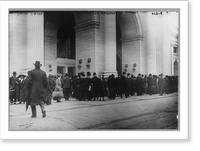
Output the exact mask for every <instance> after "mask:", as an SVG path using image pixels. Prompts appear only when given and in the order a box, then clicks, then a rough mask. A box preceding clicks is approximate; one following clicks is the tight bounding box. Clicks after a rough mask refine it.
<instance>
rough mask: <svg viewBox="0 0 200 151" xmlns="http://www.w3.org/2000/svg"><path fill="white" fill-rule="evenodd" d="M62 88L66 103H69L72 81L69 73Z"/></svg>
mask: <svg viewBox="0 0 200 151" xmlns="http://www.w3.org/2000/svg"><path fill="white" fill-rule="evenodd" d="M62 87H63V92H64V98H65V101H69V96H70V90H71V81H70V78H69V74H68V73H66V74H65V76H64V79H63V84H62Z"/></svg>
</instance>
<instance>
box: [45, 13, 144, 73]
mask: <svg viewBox="0 0 200 151" xmlns="http://www.w3.org/2000/svg"><path fill="white" fill-rule="evenodd" d="M69 14H70V15H69ZM68 16H73V17H74V22H75V23H74V26H75V28H74V29H75V37H76V38H75V41H76V46H75V47H76V57H75V60H72V59H68V62H67V64H68V65H71V66H73V67H76V73H78V72H80V71H84V72H87V71H90V72H97V73H100V72H104V71H105V70H106V67H107V66H106V64H107V63H106V62H107V61H109V63H111V64H113V65H112V66H113V67H114V66H115V67H116V64H117V60H119V58H120V62H121V63H120V66H121V71H120V72H123V71H124V69H125V64H128V68H127V72H129V73H131V74H134V75H136V74H138V73H139V72H142V70H141V69H144V67H143V64H142V63H143V62H144V61H143V60H142V58H141V55H142V45H141V44H142V32H141V26H140V19H139V16H138V14H137V12H134V13H128V12H127V13H123V14H122V13H120V12H119V13H117V14H116V20H117V21H118V22H119V25H118V26H119V28H120V30H121V32H120V33H121V36H120V39H121V50H122V52H121V54H119V53H117V52H116V51H117V50H116V47H113V48H112V49H115V53H114V54H115V56H113V57H114V59H112V58H109V60H108V58H106V57H105V56H106V53H107V51H108V50H109V51H110V50H111V49H110V47H109V49H107V48H108V47H107V46H106V44H105V41H107V40H106V37H107V36H110V35H109V34H107V35H106V32H105V30H106V26H105V24H106V23H107V22H108V21H110V19H111V18H112V19H114V16H113V17H110V19H109V20H108V15H99V14H93V13H83V12H69V11H66V12H45V20H44V22H45V25H44V27H45V28H44V29H45V31H44V37H45V40H44V43H45V44H44V45H45V59H44V60H45V64H46V66H47V67H48V66H49V65H50V66H51V67H52V73H53V74H56V71H57V66H59V62H61V63H62V62H63V60H62V59H59V58H57V54H56V53H57V42H58V41H57V40H58V39H57V32H58V29H59V28H60V27H61V26H62V25H63V24H67V23H69V22H67V20H69V19H68ZM105 18H106V19H105ZM116 20H115V22H116ZM113 23H114V20H113ZM115 24H116V23H115ZM113 26H114V24H113ZM115 28H116V27H115ZM107 29H108V28H107ZM113 29H114V28H113ZM108 31H109V30H108ZM112 32H114V30H113V31H112ZM115 32H117V31H116V30H115ZM115 34H116V33H115ZM113 36H114V35H113ZM107 38H108V37H107ZM110 40H112V38H110ZM118 40H119V39H118ZM115 42H116V41H115ZM107 44H110V42H109V43H107ZM112 45H113V44H112ZM112 51H113V50H112ZM117 54H118V56H119V57H118V59H117V57H116V56H117ZM110 57H112V55H111V56H110ZM88 59H90V60H91V62H90V63H88ZM110 59H111V60H112V61H110ZM79 60H82V64H81V65H80V66H81V68H78V67H77V66H78V65H79ZM135 63H136V64H137V67H136V70H133V64H135ZM67 64H66V63H65V65H67ZM88 64H90V66H88ZM63 65H64V63H63ZM107 69H108V68H107ZM109 70H110V69H109ZM114 70H116V68H115V69H114ZM114 70H112V71H113V72H115V71H114ZM65 72H67V71H65Z"/></svg>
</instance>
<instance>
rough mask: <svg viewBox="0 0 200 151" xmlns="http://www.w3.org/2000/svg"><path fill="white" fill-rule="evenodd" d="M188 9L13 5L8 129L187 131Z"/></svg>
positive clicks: (9, 18) (9, 22) (9, 21)
mask: <svg viewBox="0 0 200 151" xmlns="http://www.w3.org/2000/svg"><path fill="white" fill-rule="evenodd" d="M181 13H183V11H182V12H181V7H176V5H174V7H167V8H164V7H151V8H148V7H144V8H143V7H127V8H117V7H116V8H112V7H110V8H73V7H71V8H69V7H66V8H64V7H61V8H53V7H52V8H51V7H48V8H45V7H44V8H41V7H39V8H36V7H31V8H30V7H23V8H20V7H16V8H15V7H11V8H8V10H7V29H8V31H7V34H8V43H7V44H8V50H7V52H8V53H7V56H5V57H7V59H8V70H7V71H8V75H7V79H4V80H5V81H6V84H7V85H8V87H7V88H8V89H7V95H8V96H7V100H4V101H5V102H6V101H7V108H8V123H7V128H8V132H11V133H12V132H28V133H29V132H43V131H45V132H66V133H70V132H97V133H101V132H102V134H103V133H104V132H105V133H106V132H111V133H112V132H125V133H129V132H130V133H132V132H133V133H134V132H136V133H137V132H142V133H145V132H151V133H157V132H158V133H159V132H161V133H162V132H163V133H166V132H167V133H168V134H170V133H176V134H177V133H179V132H180V131H181V130H182V131H183V130H184V131H186V129H187V123H186V122H185V121H187V116H185V114H187V109H186V112H185V113H184V114H183V108H184V109H185V107H186V108H188V106H187V105H186V104H187V102H185V101H184V99H186V98H183V97H181V91H182V92H183V90H184V91H185V88H183V86H181V81H180V79H182V81H183V79H185V78H186V77H185V75H184V74H181V73H185V72H181V69H180V65H181V63H182V62H185V63H187V59H186V60H185V61H184V59H183V57H185V54H182V53H181V52H183V51H184V48H183V47H181V45H182V44H183V43H184V41H183V40H182V39H184V38H182V37H181V36H182V35H181V34H182V32H181V29H184V28H185V27H184V26H183V25H182V23H181V21H182V20H181V19H180V18H181V17H182V16H181ZM181 38H182V39H181ZM181 40H182V41H181ZM182 49H183V50H182ZM185 67H186V66H185ZM184 102H185V103H184ZM181 103H182V105H183V104H184V105H186V106H184V107H181ZM183 121H184V123H186V125H184V126H183V123H182V124H181V122H183ZM130 133H129V134H130ZM59 134H60V135H61V133H59ZM102 134H101V135H102ZM29 136H30V135H29ZM88 136H89V135H88ZM184 136H186V135H184ZM30 137H31V136H30ZM52 137H53V136H52ZM61 137H62V136H61ZM81 137H82V136H81ZM111 137H112V136H111ZM113 137H114V135H113ZM152 137H153V136H152ZM167 137H169V136H167ZM167 137H166V138H167ZM55 138H58V137H57V136H55ZM122 138H125V137H124V136H123V135H122ZM141 138H142V135H141ZM147 138H149V136H148V137H147ZM175 138H176V137H175Z"/></svg>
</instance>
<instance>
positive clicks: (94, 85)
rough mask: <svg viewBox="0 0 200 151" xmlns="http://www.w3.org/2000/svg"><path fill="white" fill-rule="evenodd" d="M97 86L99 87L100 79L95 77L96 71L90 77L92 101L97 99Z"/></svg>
mask: <svg viewBox="0 0 200 151" xmlns="http://www.w3.org/2000/svg"><path fill="white" fill-rule="evenodd" d="M99 87H100V79H99V78H98V77H97V75H96V72H94V73H93V77H92V94H93V101H95V100H96V99H97V100H98V99H99Z"/></svg>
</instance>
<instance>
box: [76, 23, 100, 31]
mask: <svg viewBox="0 0 200 151" xmlns="http://www.w3.org/2000/svg"><path fill="white" fill-rule="evenodd" d="M99 26H100V22H99V21H87V22H83V23H79V24H78V25H77V26H76V27H75V28H74V29H75V30H76V32H79V31H83V30H87V29H93V28H99Z"/></svg>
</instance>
